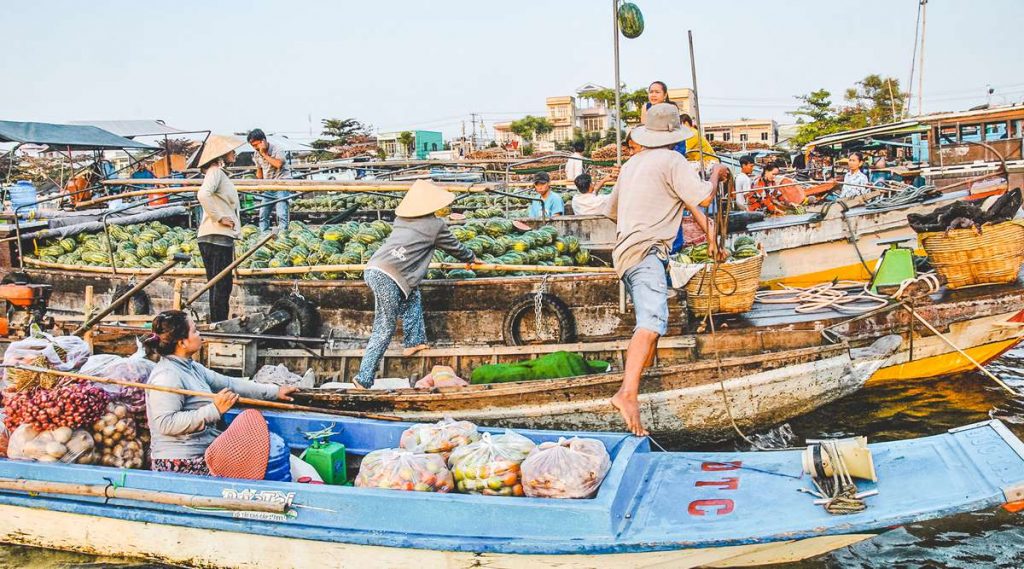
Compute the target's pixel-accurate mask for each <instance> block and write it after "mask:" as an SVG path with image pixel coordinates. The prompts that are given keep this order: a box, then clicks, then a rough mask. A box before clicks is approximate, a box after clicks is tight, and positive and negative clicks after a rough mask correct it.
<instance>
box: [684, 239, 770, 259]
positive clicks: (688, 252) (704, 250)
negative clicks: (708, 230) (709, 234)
mask: <svg viewBox="0 0 1024 569" xmlns="http://www.w3.org/2000/svg"><path fill="white" fill-rule="evenodd" d="M726 253H727V257H726V260H725V262H727V263H728V262H731V261H738V260H740V259H749V258H750V257H756V256H758V255H759V254H760V253H761V250H760V249H758V247H757V243H756V242H755V241H754V238H753V237H750V236H747V235H741V236H740V237H737V238H736V241H735V242H733V245H732V248H731V249H729V248H726ZM672 260H674V261H676V262H677V263H682V264H684V265H691V264H702V263H710V262H711V261H712V260H713V259H711V255H710V254H709V253H708V244H707V243H702V244H700V245H694V246H691V247H685V248H684V249H683V250H682V251H680V252H679V253H677V254H676V255H675V256H673V257H672Z"/></svg>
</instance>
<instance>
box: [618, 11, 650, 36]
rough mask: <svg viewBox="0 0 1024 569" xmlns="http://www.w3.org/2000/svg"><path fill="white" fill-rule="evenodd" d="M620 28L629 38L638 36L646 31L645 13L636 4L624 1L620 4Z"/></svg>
mask: <svg viewBox="0 0 1024 569" xmlns="http://www.w3.org/2000/svg"><path fill="white" fill-rule="evenodd" d="M619 29H620V30H622V35H624V36H626V37H627V38H629V39H634V38H638V37H640V34H642V33H644V15H643V14H642V13H640V8H639V7H638V6H637V5H636V4H634V3H632V2H623V3H622V5H620V6H619Z"/></svg>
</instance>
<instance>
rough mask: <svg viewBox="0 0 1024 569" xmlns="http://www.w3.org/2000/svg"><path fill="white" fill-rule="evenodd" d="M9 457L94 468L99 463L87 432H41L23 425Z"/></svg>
mask: <svg viewBox="0 0 1024 569" xmlns="http://www.w3.org/2000/svg"><path fill="white" fill-rule="evenodd" d="M7 457H8V458H12V459H15V460H34V461H38V462H64V463H72V462H75V463H78V464H92V463H93V462H95V461H96V453H95V445H94V443H93V440H92V435H90V434H89V432H88V431H86V430H84V429H72V428H70V427H58V428H56V429H51V430H49V431H42V432H40V431H37V430H36V429H35V427H33V426H32V425H27V424H26V425H21V426H20V427H18V428H17V429H15V430H14V433H12V434H11V438H10V442H9V443H8V446H7Z"/></svg>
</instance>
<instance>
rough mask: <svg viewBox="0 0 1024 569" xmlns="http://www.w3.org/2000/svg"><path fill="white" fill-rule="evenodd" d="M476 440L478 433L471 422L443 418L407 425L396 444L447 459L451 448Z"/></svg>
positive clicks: (478, 437)
mask: <svg viewBox="0 0 1024 569" xmlns="http://www.w3.org/2000/svg"><path fill="white" fill-rule="evenodd" d="M478 440H480V433H479V432H478V431H477V428H476V425H474V424H473V423H470V422H469V421H456V420H454V419H450V418H444V419H442V420H440V421H438V422H436V423H420V424H417V425H413V426H411V427H409V428H408V429H406V430H405V431H404V432H403V433H402V438H401V441H400V442H399V443H398V446H399V447H401V448H403V449H405V450H414V451H418V452H426V453H430V454H440V455H441V456H442V457H443V458H444V459H445V460H448V457H449V456H450V454H451V452H452V451H453V450H455V449H456V448H458V447H461V446H464V445H468V444H470V443H473V442H476V441H478Z"/></svg>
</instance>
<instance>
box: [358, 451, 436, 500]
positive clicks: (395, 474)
mask: <svg viewBox="0 0 1024 569" xmlns="http://www.w3.org/2000/svg"><path fill="white" fill-rule="evenodd" d="M355 485H356V486H359V487H361V488H385V489H390V490H411V491H414V492H442V493H444V492H451V491H452V488H453V487H454V484H453V481H452V473H451V472H449V471H448V468H447V466H445V463H444V458H442V457H441V455H439V454H427V453H422V452H415V451H411V450H405V449H381V450H375V451H373V452H371V453H370V454H368V455H366V456H365V457H363V461H362V463H361V464H360V465H359V474H357V475H356V480H355Z"/></svg>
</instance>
